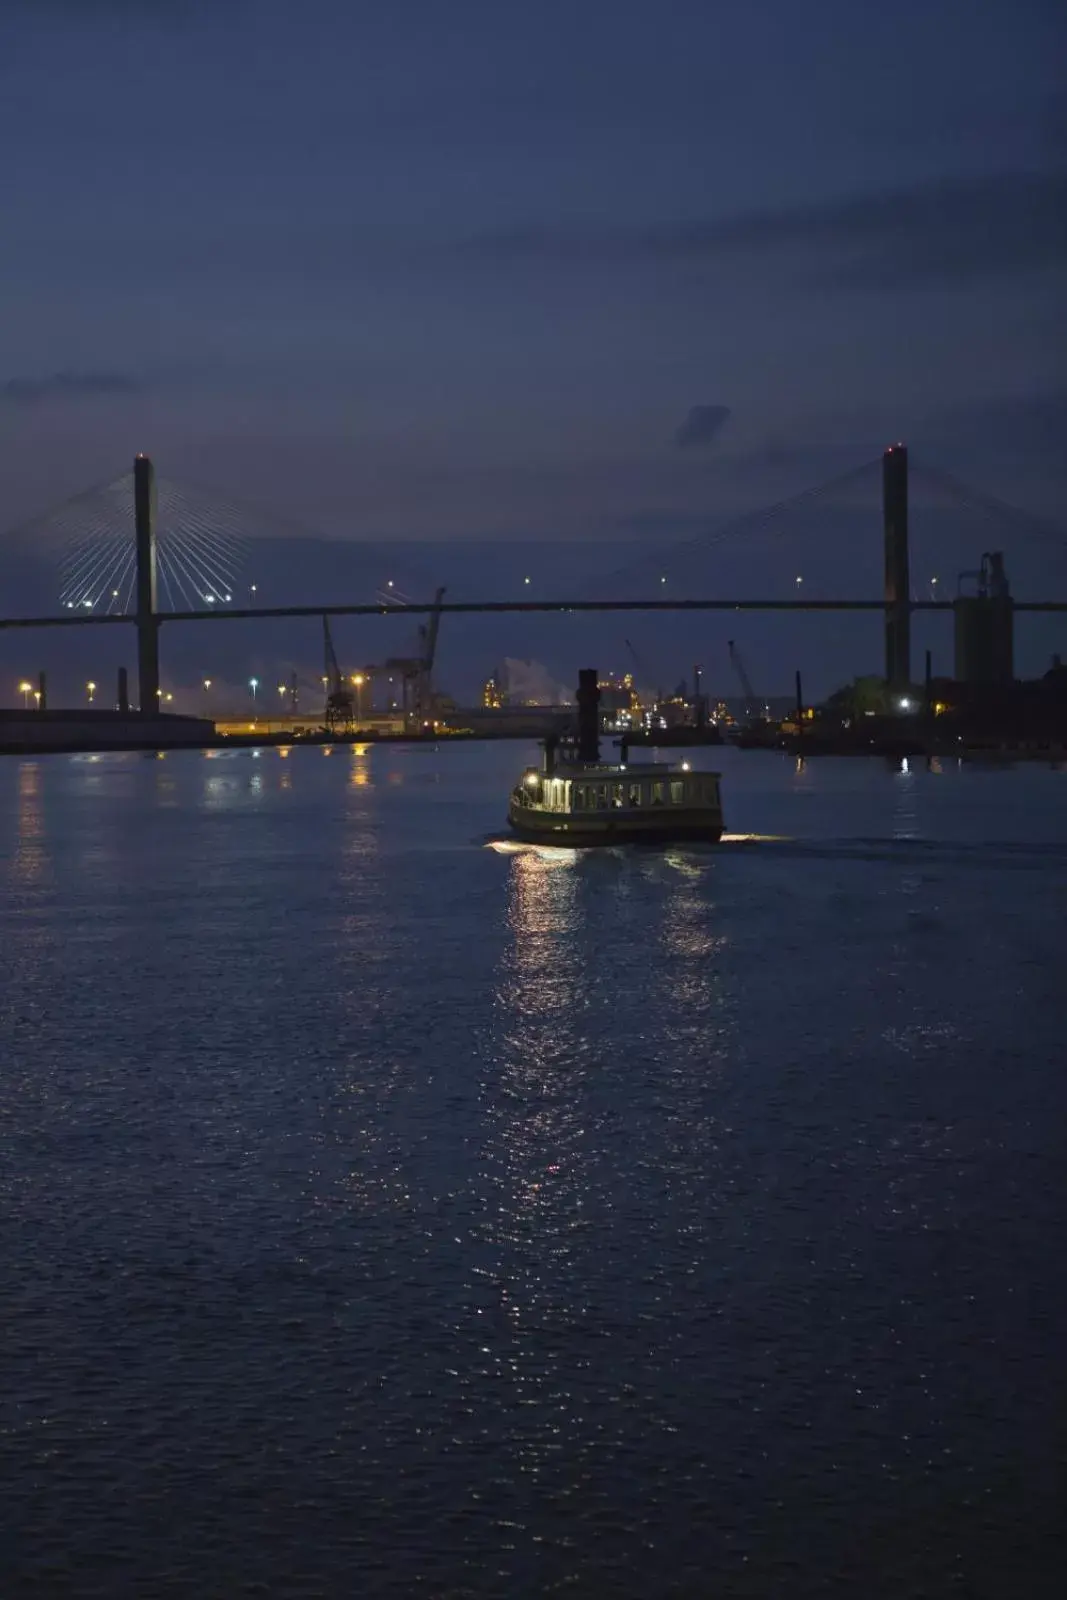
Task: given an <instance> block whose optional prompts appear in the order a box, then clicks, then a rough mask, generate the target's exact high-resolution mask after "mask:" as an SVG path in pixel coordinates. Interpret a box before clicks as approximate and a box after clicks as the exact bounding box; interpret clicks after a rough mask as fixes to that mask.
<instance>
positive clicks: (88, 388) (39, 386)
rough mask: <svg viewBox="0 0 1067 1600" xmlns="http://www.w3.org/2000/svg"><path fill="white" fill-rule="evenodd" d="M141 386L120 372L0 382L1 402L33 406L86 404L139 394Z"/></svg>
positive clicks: (15, 379) (81, 373)
mask: <svg viewBox="0 0 1067 1600" xmlns="http://www.w3.org/2000/svg"><path fill="white" fill-rule="evenodd" d="M140 390H141V385H140V383H138V381H137V380H136V379H135V378H131V377H129V376H128V375H127V374H125V373H121V372H54V373H51V374H50V375H49V376H48V377H44V378H3V379H0V401H7V403H8V404H9V405H13V406H35V405H39V404H40V403H41V402H42V401H44V400H87V399H91V398H93V397H94V396H96V395H113V394H138V393H140Z"/></svg>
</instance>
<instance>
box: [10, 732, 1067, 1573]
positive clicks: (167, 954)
mask: <svg viewBox="0 0 1067 1600" xmlns="http://www.w3.org/2000/svg"><path fill="white" fill-rule="evenodd" d="M713 754H717V752H715V753H713ZM526 756H527V751H526V750H525V749H524V748H522V747H520V746H508V745H490V746H485V747H478V746H465V747H459V748H452V749H447V750H440V751H432V750H429V749H420V748H410V749H401V748H396V749H387V748H378V749H370V750H363V751H359V752H356V753H353V752H351V751H347V750H342V749H337V750H335V751H334V752H333V753H332V754H331V755H329V756H325V755H324V754H323V753H322V752H321V751H320V750H294V751H293V752H292V753H291V754H290V755H288V756H282V755H280V754H279V753H278V752H277V751H264V752H262V753H261V754H258V755H254V754H253V753H252V752H240V753H233V754H226V755H217V756H216V755H203V754H185V755H169V756H167V757H166V758H165V759H157V758H147V757H142V756H105V757H81V758H71V757H49V758H45V759H41V760H26V761H21V760H14V759H8V760H6V761H4V762H3V763H2V764H0V853H2V860H0V935H2V940H3V943H2V949H3V964H2V977H0V984H2V988H0V1252H2V1256H0V1259H2V1262H3V1281H4V1285H5V1291H4V1295H3V1310H2V1312H0V1353H2V1371H0V1493H2V1501H0V1504H2V1506H3V1516H2V1525H3V1529H4V1534H3V1543H2V1545H0V1594H2V1595H3V1596H5V1597H21V1596H23V1595H26V1596H31V1595H32V1596H37V1595H41V1596H45V1597H48V1600H51V1597H53V1596H107V1597H109V1600H110V1597H113V1596H121V1597H126V1596H130V1597H138V1600H140V1597H148V1596H156V1595H160V1596H167V1597H170V1596H182V1597H186V1596H188V1597H201V1596H220V1597H223V1596H225V1597H229V1596H239V1595H244V1594H259V1595H272V1596H274V1595H277V1596H284V1597H287V1600H288V1597H305V1596H306V1597H311V1596H323V1597H329V1600H333V1597H347V1596H389V1597H393V1596H398V1597H400V1596H402V1597H407V1596H413V1595H427V1596H434V1597H438V1596H440V1597H443V1596H457V1597H460V1596H471V1597H482V1596H506V1597H512V1596H527V1595H529V1596H535V1595H548V1594H556V1593H559V1594H561V1595H567V1596H581V1597H586V1596H588V1597H597V1600H600V1597H605V1600H607V1597H615V1596H620V1597H630V1596H633V1597H641V1600H655V1597H659V1596H692V1597H701V1600H703V1597H717V1596H720V1595H726V1596H733V1595H745V1596H761V1597H770V1596H789V1597H791V1596H808V1595H812V1596H815V1595H824V1594H825V1595H857V1596H858V1595H863V1596H886V1597H890V1596H892V1597H894V1600H902V1597H911V1596H918V1595H930V1596H941V1595H953V1596H955V1595H965V1596H983V1597H984V1596H990V1597H994V1596H995V1597H1000V1596H1005V1597H1007V1596H1013V1597H1014V1596H1020V1597H1021V1596H1026V1597H1036V1596H1041V1595H1044V1594H1046V1593H1048V1594H1051V1593H1052V1592H1054V1591H1053V1574H1054V1570H1055V1566H1056V1562H1057V1557H1058V1555H1059V1553H1060V1552H1059V1550H1058V1547H1057V1522H1058V1515H1057V1513H1058V1510H1059V1503H1058V1499H1057V1495H1058V1491H1059V1488H1060V1484H1059V1483H1058V1482H1057V1467H1058V1464H1059V1463H1060V1462H1061V1460H1062V1446H1063V1442H1064V1441H1063V1434H1062V1431H1060V1423H1061V1421H1062V1411H1061V1412H1060V1413H1059V1415H1058V1414H1057V1406H1058V1404H1059V1403H1061V1402H1062V1399H1063V1370H1064V1364H1063V1360H1062V1350H1061V1346H1062V1337H1063V1329H1064V1314H1065V1310H1067V1265H1065V1262H1067V1254H1065V1251H1064V1247H1063V1238H1064V1221H1065V1211H1067V1207H1065V1203H1064V1202H1065V1178H1064V1165H1063V1156H1064V1139H1063V1133H1064V1126H1065V1124H1064V1111H1065V1103H1067V1092H1065V1088H1064V1070H1065V1066H1067V771H1053V770H1048V769H1038V768H1029V769H1026V768H1018V769H1015V770H1007V771H997V770H980V769H977V768H967V769H961V768H959V767H957V766H955V765H952V766H946V767H945V768H944V769H943V770H941V771H926V770H921V771H893V770H891V769H890V768H889V767H888V766H884V765H881V764H878V763H873V762H864V761H856V762H849V761H831V760H825V761H813V762H811V763H809V764H808V765H807V766H806V767H801V768H799V769H798V768H797V766H796V764H795V763H794V762H793V761H791V760H789V759H788V758H785V757H782V756H778V755H773V754H762V753H751V754H739V753H734V752H724V753H723V755H722V760H721V762H719V763H717V764H719V765H721V767H722V769H723V771H724V784H723V788H724V799H725V802H726V806H727V820H728V824H729V826H730V827H731V828H733V829H735V830H736V831H737V832H738V833H740V834H745V835H757V836H762V837H756V838H747V839H737V840H732V841H728V842H726V843H724V845H723V846H722V847H720V848H719V849H718V850H717V851H712V850H704V851H702V850H699V849H691V848H688V849H680V850H675V851H664V852H659V853H642V852H627V851H610V852H591V853H590V852H587V853H584V854H578V855H576V854H573V853H568V852H538V851H535V850H526V849H514V848H513V849H511V850H504V851H498V850H494V849H493V848H489V847H487V844H486V838H487V835H490V834H491V833H492V832H493V831H494V830H495V829H497V828H498V827H499V824H500V822H501V819H502V813H503V811H504V806H505V799H506V793H507V790H508V787H509V785H510V783H511V781H512V779H513V776H514V775H515V773H516V772H517V770H518V769H520V768H521V766H522V764H523V761H524V760H525V758H526ZM708 764H713V763H708ZM1057 1592H1058V1591H1057Z"/></svg>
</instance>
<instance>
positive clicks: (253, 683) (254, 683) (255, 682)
mask: <svg viewBox="0 0 1067 1600" xmlns="http://www.w3.org/2000/svg"><path fill="white" fill-rule="evenodd" d="M248 687H249V688H250V689H251V691H252V699H253V700H254V699H255V698H256V690H257V689H258V688H259V679H258V678H249V680H248Z"/></svg>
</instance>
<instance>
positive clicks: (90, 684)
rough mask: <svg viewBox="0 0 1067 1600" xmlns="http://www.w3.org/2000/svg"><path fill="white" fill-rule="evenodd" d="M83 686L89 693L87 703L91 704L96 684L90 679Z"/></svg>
mask: <svg viewBox="0 0 1067 1600" xmlns="http://www.w3.org/2000/svg"><path fill="white" fill-rule="evenodd" d="M85 688H86V691H87V693H88V695H89V704H90V705H92V703H93V697H94V696H95V694H96V684H95V683H93V682H92V681H91V680H90V681H89V682H88V683H87V684H86V685H85Z"/></svg>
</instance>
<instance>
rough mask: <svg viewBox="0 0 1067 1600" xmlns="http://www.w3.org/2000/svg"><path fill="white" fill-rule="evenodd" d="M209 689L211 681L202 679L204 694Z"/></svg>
mask: <svg viewBox="0 0 1067 1600" xmlns="http://www.w3.org/2000/svg"><path fill="white" fill-rule="evenodd" d="M210 688H211V679H210V678H205V679H204V693H205V694H207V692H208V690H209V689H210Z"/></svg>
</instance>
